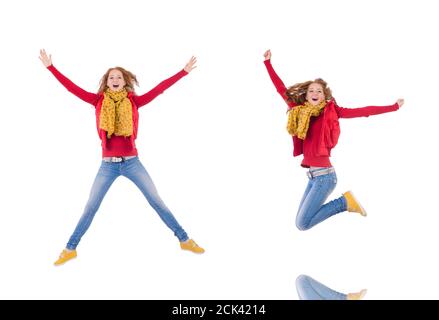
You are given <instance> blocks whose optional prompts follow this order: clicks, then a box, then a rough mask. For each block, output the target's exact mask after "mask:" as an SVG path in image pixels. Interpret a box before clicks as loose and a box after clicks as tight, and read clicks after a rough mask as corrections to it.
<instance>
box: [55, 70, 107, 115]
mask: <svg viewBox="0 0 439 320" xmlns="http://www.w3.org/2000/svg"><path fill="white" fill-rule="evenodd" d="M47 69H48V70H49V71H50V72H52V74H53V75H54V76H55V78H56V79H58V81H59V82H61V84H62V85H63V86H64V87H66V89H67V90H68V91H70V92H71V93H73V94H74V95H75V96H77V97H78V98H79V99H81V100H83V101H85V102H88V103H90V104H92V105H93V106H96V104H97V102H98V100H99V95H97V94H96V93H91V92H88V91H85V90H84V89H82V88H80V87H78V86H77V85H76V84H74V83H73V82H72V81H70V80H69V79H68V78H67V77H66V76H64V75H63V74H62V73H61V72H59V71H58V69H56V68H55V67H54V66H53V64H52V65H50V66H48V67H47Z"/></svg>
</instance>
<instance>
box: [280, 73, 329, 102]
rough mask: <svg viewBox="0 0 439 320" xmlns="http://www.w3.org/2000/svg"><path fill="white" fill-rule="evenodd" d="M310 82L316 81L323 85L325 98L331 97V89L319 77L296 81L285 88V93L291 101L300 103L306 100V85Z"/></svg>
mask: <svg viewBox="0 0 439 320" xmlns="http://www.w3.org/2000/svg"><path fill="white" fill-rule="evenodd" d="M312 83H318V84H320V85H321V86H322V87H323V93H324V94H325V100H331V99H332V91H331V89H330V88H329V87H328V83H327V82H326V81H325V80H323V79H321V78H317V79H315V80H314V81H305V82H300V83H296V84H295V85H293V86H291V87H289V88H288V89H287V92H286V95H287V97H288V100H289V101H293V102H294V103H295V104H296V105H302V104H304V103H305V101H306V93H307V92H308V87H309V86H310V85H311V84H312Z"/></svg>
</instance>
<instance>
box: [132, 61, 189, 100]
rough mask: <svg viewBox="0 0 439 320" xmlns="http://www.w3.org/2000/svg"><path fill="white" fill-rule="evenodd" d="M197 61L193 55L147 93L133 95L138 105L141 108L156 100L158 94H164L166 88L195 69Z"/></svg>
mask: <svg viewBox="0 0 439 320" xmlns="http://www.w3.org/2000/svg"><path fill="white" fill-rule="evenodd" d="M195 63H197V58H195V57H192V58H191V59H190V60H189V61H188V63H186V65H185V66H184V68H183V69H182V70H180V71H179V72H177V73H176V74H175V75H173V76H172V77H170V78H168V79H166V80H164V81H162V82H160V83H159V84H158V85H157V86H156V87H154V88H153V89H151V90H150V91H148V92H147V93H145V94H143V95H141V96H133V100H134V102H135V103H136V105H137V107H138V108H140V107H142V106H144V105H145V104H147V103H149V102H151V101H152V100H154V99H155V98H156V97H157V96H158V95H160V94H162V93H163V92H164V91H165V90H166V89H168V88H169V87H171V86H172V85H173V84H174V83H176V82H177V81H178V80H180V79H181V78H183V77H184V76H186V75H187V74H188V73H189V72H191V71H192V70H194V69H195V68H196V67H197V66H195Z"/></svg>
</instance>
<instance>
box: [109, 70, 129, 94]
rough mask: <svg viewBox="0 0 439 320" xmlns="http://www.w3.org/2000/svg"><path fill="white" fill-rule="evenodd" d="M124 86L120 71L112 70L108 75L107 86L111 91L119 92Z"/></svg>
mask: <svg viewBox="0 0 439 320" xmlns="http://www.w3.org/2000/svg"><path fill="white" fill-rule="evenodd" d="M125 85H126V82H125V79H124V77H123V74H122V72H121V71H119V70H117V69H113V70H111V71H110V73H109V74H108V79H107V86H108V88H110V90H111V91H120V90H122V89H123V88H124V87H125Z"/></svg>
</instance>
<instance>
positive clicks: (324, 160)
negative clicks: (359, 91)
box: [264, 60, 399, 167]
mask: <svg viewBox="0 0 439 320" xmlns="http://www.w3.org/2000/svg"><path fill="white" fill-rule="evenodd" d="M264 64H265V66H266V68H267V71H268V74H269V75H270V78H271V80H272V81H273V84H274V86H275V87H276V89H277V92H278V93H279V94H280V95H281V96H282V98H283V99H284V100H285V102H286V103H287V105H288V108H289V109H291V108H294V107H295V106H296V104H295V103H294V102H292V101H288V100H287V98H288V97H287V95H286V92H287V88H286V87H285V85H284V83H283V82H282V80H281V79H280V78H279V76H278V75H277V74H276V72H275V71H274V69H273V66H272V65H271V61H270V60H265V61H264ZM398 109H399V105H398V104H397V103H395V104H393V105H390V106H383V107H377V106H369V107H363V108H355V109H348V108H341V107H339V106H338V105H337V104H336V103H335V101H334V100H331V101H329V102H328V103H327V104H326V106H325V109H324V111H323V112H322V114H320V115H319V116H318V117H311V121H310V125H309V129H308V132H307V135H306V138H305V139H304V140H301V139H299V138H297V137H296V136H293V145H294V151H293V155H294V156H295V157H296V156H298V155H301V154H303V161H302V166H303V167H311V166H312V167H330V166H331V162H330V160H329V157H330V156H331V149H332V148H334V147H335V146H336V145H337V142H338V138H339V136H340V125H339V122H338V119H339V118H357V117H368V116H371V115H375V114H380V113H386V112H391V111H396V110H398Z"/></svg>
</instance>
